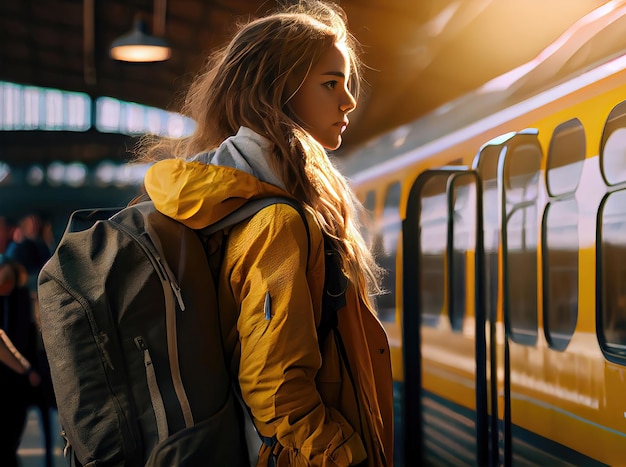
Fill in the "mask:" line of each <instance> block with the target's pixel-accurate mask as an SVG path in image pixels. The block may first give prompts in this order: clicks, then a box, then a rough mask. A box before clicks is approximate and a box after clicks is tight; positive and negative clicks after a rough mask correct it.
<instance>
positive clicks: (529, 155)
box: [504, 144, 541, 204]
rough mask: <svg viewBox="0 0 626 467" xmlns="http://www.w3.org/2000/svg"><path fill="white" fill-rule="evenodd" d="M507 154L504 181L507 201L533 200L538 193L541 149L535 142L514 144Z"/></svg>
mask: <svg viewBox="0 0 626 467" xmlns="http://www.w3.org/2000/svg"><path fill="white" fill-rule="evenodd" d="M512 151H513V152H512V153H511V154H509V155H507V164H506V172H505V174H504V183H505V186H506V200H507V202H509V203H516V204H517V203H522V202H527V201H533V200H535V199H536V198H537V194H538V180H539V169H540V164H541V149H540V147H538V146H537V145H535V144H520V145H519V146H514V147H513V149H512Z"/></svg>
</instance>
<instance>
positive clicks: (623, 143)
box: [602, 128, 626, 185]
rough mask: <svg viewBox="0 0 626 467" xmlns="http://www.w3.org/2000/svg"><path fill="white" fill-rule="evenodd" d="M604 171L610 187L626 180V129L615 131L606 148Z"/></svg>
mask: <svg viewBox="0 0 626 467" xmlns="http://www.w3.org/2000/svg"><path fill="white" fill-rule="evenodd" d="M603 154H604V158H603V163H602V169H603V172H604V178H605V179H606V181H607V183H608V184H609V185H615V184H617V183H620V182H623V181H624V180H626V128H620V129H619V130H615V131H614V132H613V133H611V136H609V139H608V140H607V142H606V144H605V146H604V151H603Z"/></svg>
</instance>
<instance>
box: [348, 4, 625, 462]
mask: <svg viewBox="0 0 626 467" xmlns="http://www.w3.org/2000/svg"><path fill="white" fill-rule="evenodd" d="M625 30H626V5H625V4H624V2H609V3H607V4H606V5H604V6H603V7H601V8H599V9H597V10H596V11H594V12H592V13H591V14H589V15H588V16H586V17H584V18H582V19H581V20H580V21H578V22H577V23H576V24H575V25H573V26H572V28H570V29H569V30H568V31H566V33H564V34H563V35H562V36H561V37H560V38H559V39H558V40H557V41H556V42H555V43H554V44H552V45H551V46H550V47H548V48H547V49H545V50H544V51H543V52H542V53H541V54H540V55H539V56H538V57H537V58H536V59H535V60H532V61H531V62H529V63H527V64H525V65H524V66H522V67H520V68H518V69H515V70H512V71H511V72H509V73H507V74H505V75H503V76H501V77H499V78H496V79H494V80H493V81H491V82H489V83H487V84H485V85H484V86H483V87H481V88H480V89H478V90H476V91H475V92H473V93H471V94H470V95H467V96H464V97H463V98H461V99H458V100H456V101H454V102H452V103H450V104H449V105H447V106H446V107H444V108H441V109H438V110H437V111H435V112H433V113H432V114H429V115H427V116H426V117H424V118H421V119H420V120H418V121H416V122H413V123H411V124H408V125H406V126H404V127H401V128H398V129H396V130H394V131H393V132H391V133H389V134H386V135H383V136H382V137H380V138H378V139H376V140H375V141H373V142H372V143H370V144H369V145H368V146H366V147H364V148H362V149H360V150H359V151H357V152H355V153H353V154H351V155H350V156H349V157H348V158H347V159H346V160H345V161H343V162H342V164H343V170H344V172H345V173H346V174H347V175H348V177H349V178H350V179H351V181H352V184H353V187H354V189H355V190H356V193H357V195H358V197H359V199H360V200H361V201H362V202H363V204H364V205H365V207H366V208H367V210H368V212H369V213H371V221H372V222H371V227H370V228H369V229H367V230H365V234H366V235H367V237H368V239H369V240H370V241H371V243H372V246H373V248H374V250H375V252H376V254H377V257H378V259H379V261H380V263H381V264H382V265H383V266H384V267H385V268H386V269H387V270H388V271H389V273H388V274H387V276H386V277H385V280H384V284H383V285H384V286H385V288H386V289H387V290H388V293H387V294H386V295H382V296H380V297H378V298H377V300H378V303H377V304H378V309H379V316H380V319H381V320H382V321H383V324H384V325H385V327H386V329H387V332H388V336H389V340H390V342H391V345H392V358H393V372H394V379H395V388H396V396H397V404H396V409H397V411H396V436H397V441H398V442H397V446H398V449H397V453H398V455H397V462H396V465H626V37H625V36H624V34H623V31H625ZM503 33H504V34H506V32H503ZM460 72H462V70H460Z"/></svg>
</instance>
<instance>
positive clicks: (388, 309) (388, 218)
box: [374, 182, 402, 321]
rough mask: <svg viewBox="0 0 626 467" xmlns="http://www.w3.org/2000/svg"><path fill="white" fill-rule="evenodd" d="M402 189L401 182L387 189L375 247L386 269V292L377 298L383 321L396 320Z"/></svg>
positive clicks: (381, 263) (378, 257)
mask: <svg viewBox="0 0 626 467" xmlns="http://www.w3.org/2000/svg"><path fill="white" fill-rule="evenodd" d="M400 191H401V185H400V182H396V183H394V184H392V185H391V186H389V188H388V189H387V192H386V194H385V202H384V207H383V214H382V220H381V223H380V230H379V233H378V236H377V239H376V242H375V248H374V251H375V253H376V259H377V261H378V264H379V265H380V266H381V267H383V268H384V269H385V271H386V274H385V275H384V276H383V281H382V286H383V289H384V290H385V292H386V293H385V294H383V295H380V296H378V297H377V299H376V305H377V308H378V317H379V318H380V319H381V320H382V321H395V320H396V256H397V253H398V241H399V240H400V231H401V230H402V220H401V218H400Z"/></svg>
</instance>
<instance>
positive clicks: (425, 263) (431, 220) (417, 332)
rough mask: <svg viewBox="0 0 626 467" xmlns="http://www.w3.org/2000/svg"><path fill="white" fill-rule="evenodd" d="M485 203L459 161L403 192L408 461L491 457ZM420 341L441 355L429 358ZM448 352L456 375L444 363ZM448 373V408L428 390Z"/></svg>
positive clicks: (478, 184)
mask: <svg viewBox="0 0 626 467" xmlns="http://www.w3.org/2000/svg"><path fill="white" fill-rule="evenodd" d="M482 205H483V203H482V188H481V182H480V179H479V178H478V176H477V173H476V172H475V171H471V170H467V169H465V168H460V167H450V168H441V169H435V170H428V171H426V172H424V173H423V174H421V175H420V176H419V177H418V178H417V180H416V181H415V183H414V185H413V187H412V188H411V191H410V193H409V198H408V204H407V214H406V218H405V220H404V221H403V226H402V239H403V240H402V241H403V243H402V245H403V246H402V257H403V272H404V280H403V333H404V334H403V349H404V367H405V369H404V375H405V379H404V385H405V386H404V417H403V418H404V420H405V423H404V430H405V431H404V457H405V465H418V464H421V463H426V464H429V463H432V464H440V463H448V464H449V463H452V464H456V463H459V462H461V463H466V464H467V463H469V464H472V463H474V462H478V464H479V465H485V464H486V463H487V453H488V443H489V441H488V439H487V433H488V418H487V417H488V411H487V399H486V397H487V388H486V381H487V380H486V375H485V361H486V346H485V316H484V310H485V306H484V284H483V281H482V278H483V276H484V273H483V256H484V255H483V252H482V245H483V241H482V228H480V226H481V225H482ZM472 284H473V287H472ZM423 334H424V336H423ZM438 343H441V346H440V347H438V348H437V349H433V347H436V346H437V345H438ZM423 345H425V346H428V348H429V349H431V350H432V352H431V353H430V354H432V355H435V354H437V355H438V356H440V357H441V360H440V361H439V362H437V361H435V360H429V361H428V362H426V363H425V362H424V361H423V360H422V346H423ZM453 348H454V349H456V352H457V355H460V356H461V358H462V359H463V365H462V366H463V370H461V371H458V368H457V369H455V368H452V367H447V366H446V359H447V358H448V355H449V352H450V351H451V349H453ZM453 373H454V374H455V378H456V382H457V383H458V384H457V385H456V386H455V387H454V388H451V389H450V390H451V394H453V396H455V397H456V398H457V399H456V400H455V401H454V403H453V404H447V403H446V398H445V397H440V395H438V394H437V393H436V389H434V388H437V386H438V381H440V379H439V378H441V375H442V374H446V375H450V374H453Z"/></svg>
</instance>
